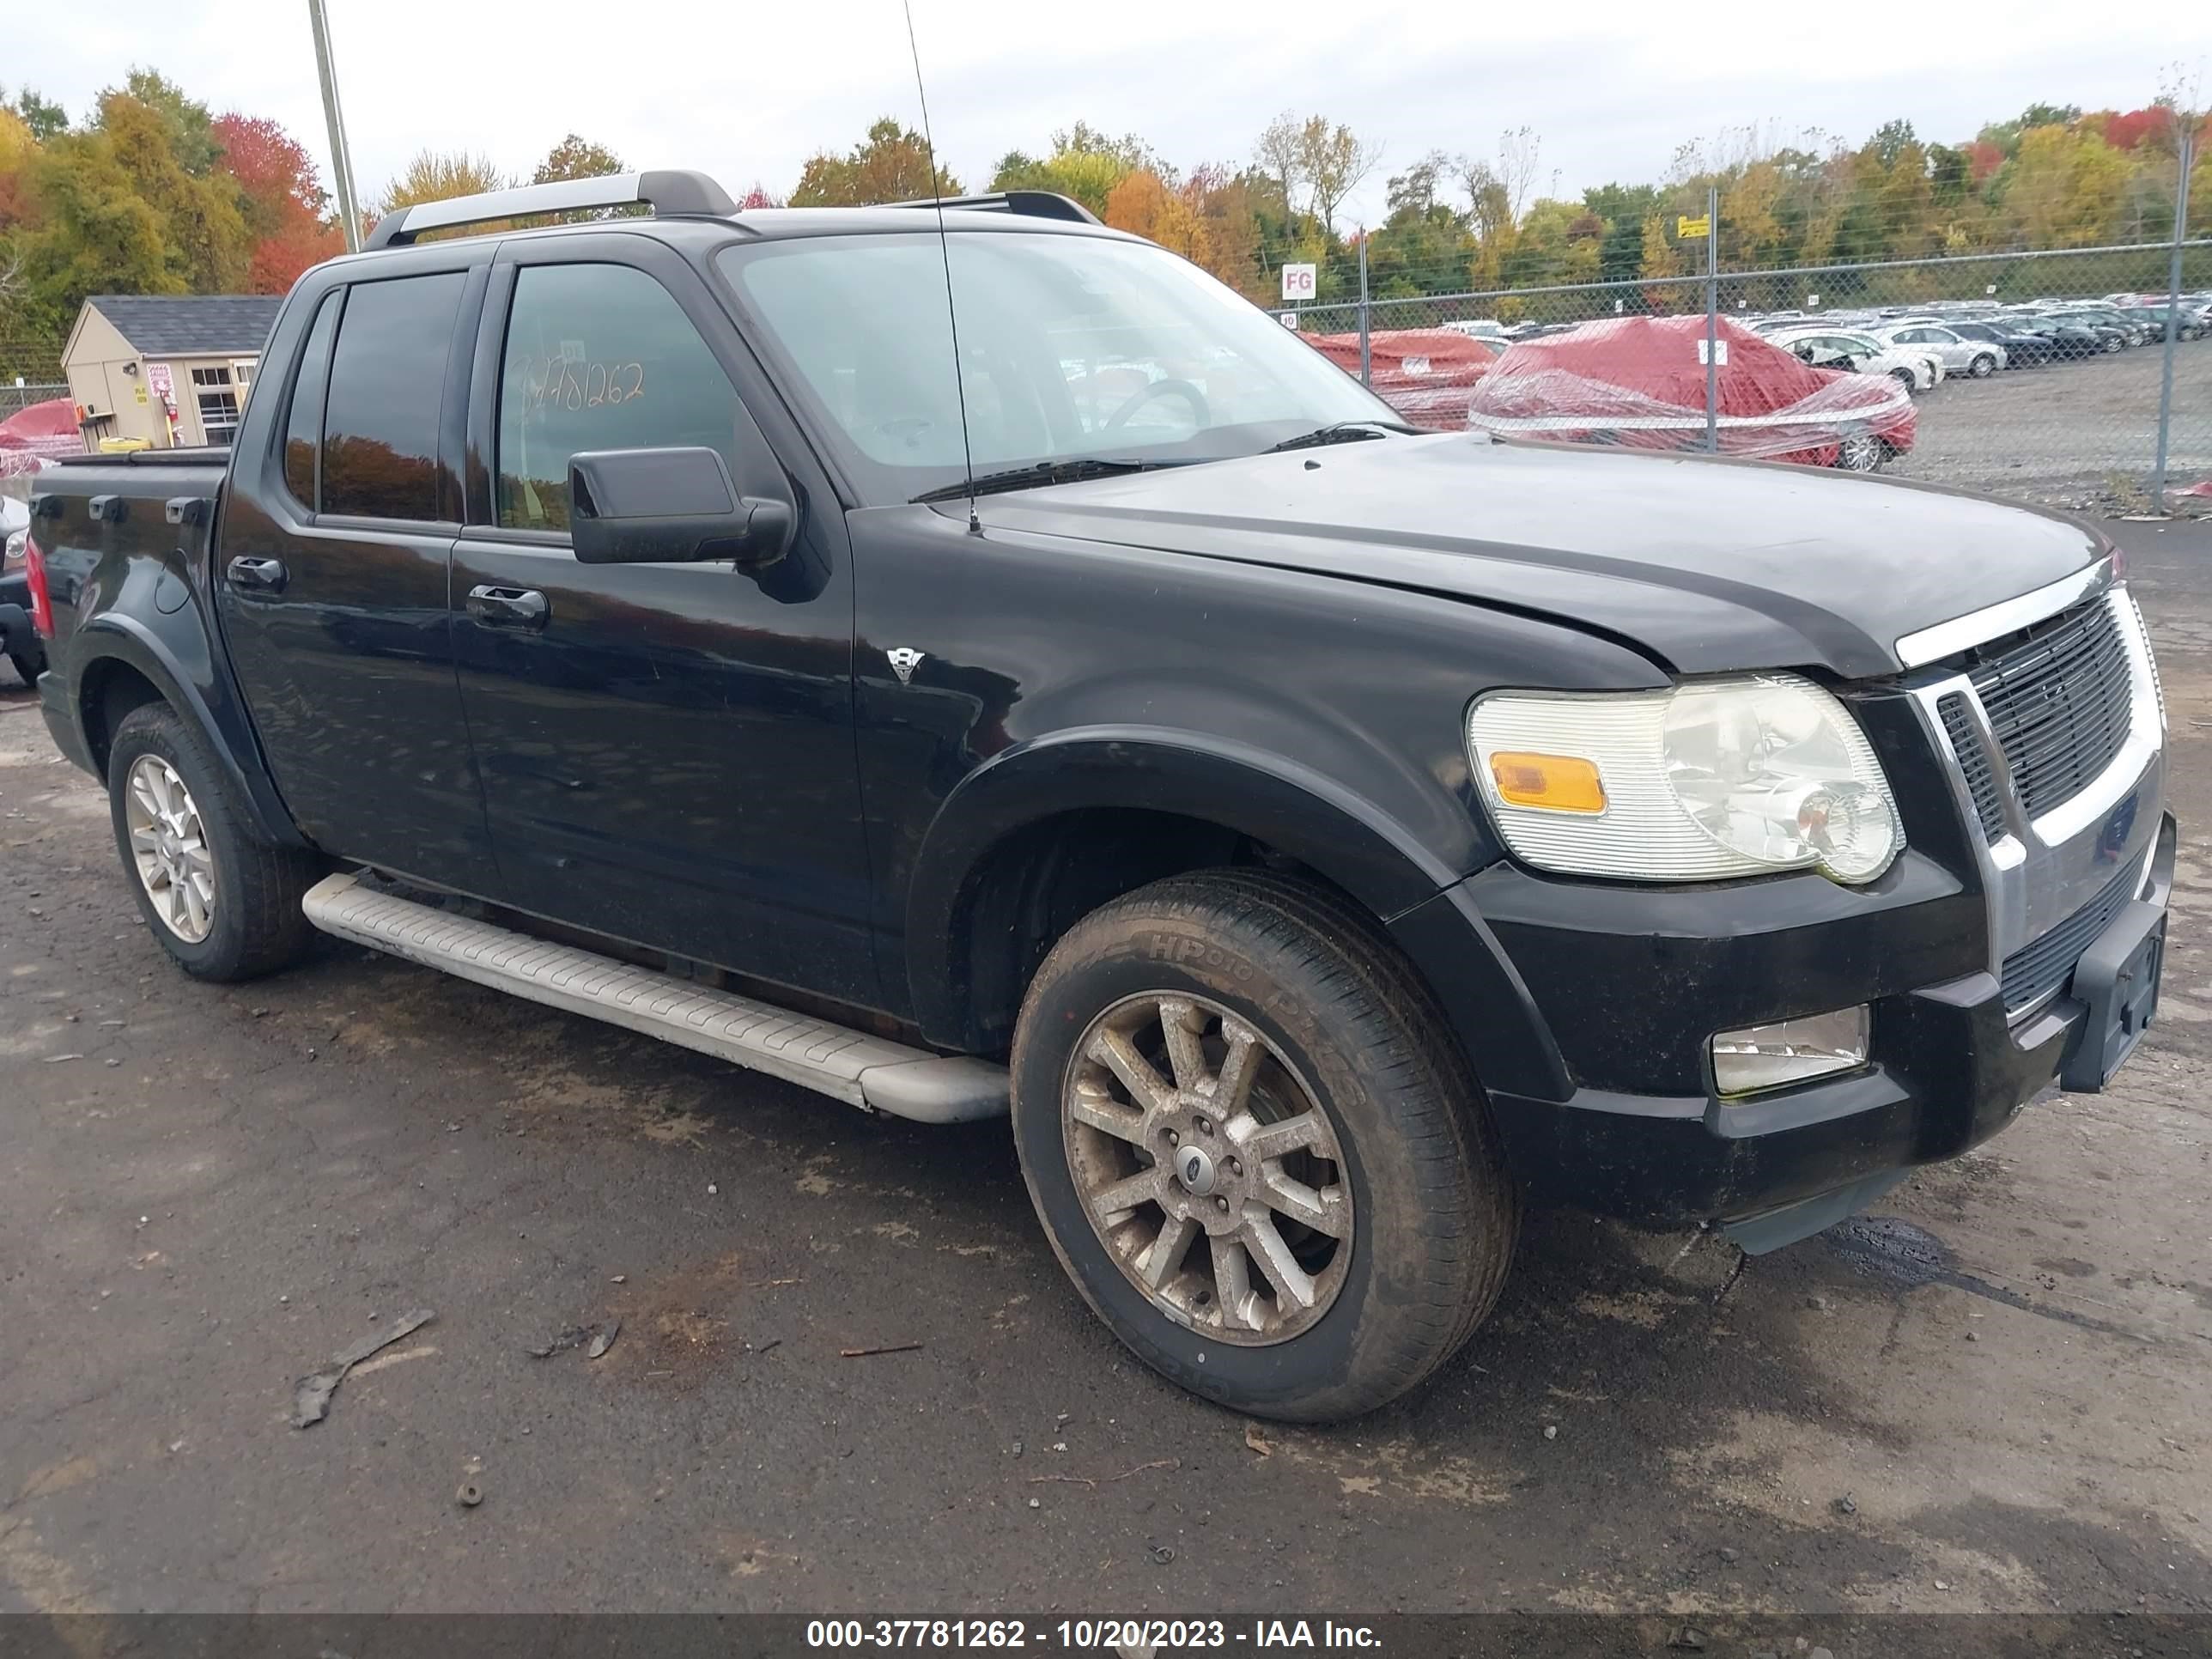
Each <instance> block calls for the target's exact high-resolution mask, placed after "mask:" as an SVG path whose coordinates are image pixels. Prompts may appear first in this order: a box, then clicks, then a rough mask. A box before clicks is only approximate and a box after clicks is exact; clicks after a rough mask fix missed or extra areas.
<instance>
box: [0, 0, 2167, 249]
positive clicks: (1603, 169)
mask: <svg viewBox="0 0 2212 1659" xmlns="http://www.w3.org/2000/svg"><path fill="white" fill-rule="evenodd" d="M914 3H915V27H916V28H917V30H918V31H919V33H920V36H921V53H922V66H923V69H924V70H925V72H926V73H927V76H928V83H929V91H930V96H931V100H932V106H931V108H932V113H933V116H934V118H935V121H936V132H937V140H938V146H939V154H940V156H941V158H942V159H943V161H945V164H946V165H948V166H950V167H951V168H952V169H953V170H954V171H955V172H956V173H958V174H959V176H960V177H961V179H963V181H964V182H966V183H968V184H969V185H971V186H980V185H982V184H984V183H987V181H988V179H989V175H990V171H991V167H992V164H993V163H994V161H996V159H997V158H998V157H999V155H1001V154H1002V153H1004V152H1005V151H1006V150H1007V149H1028V150H1031V151H1041V150H1042V149H1045V148H1046V147H1047V146H1048V143H1049V135H1050V134H1051V132H1052V131H1053V129H1054V128H1055V127H1059V126H1064V125H1067V124H1068V123H1069V122H1070V121H1072V120H1073V119H1076V118H1084V119H1086V120H1088V121H1090V122H1091V123H1092V125H1096V126H1099V127H1102V128H1104V129H1106V130H1108V131H1113V132H1117V133H1118V132H1122V131H1133V132H1136V133H1139V134H1140V135H1142V136H1143V137H1145V138H1146V140H1148V141H1149V142H1150V143H1152V145H1153V146H1154V147H1155V148H1156V149H1158V150H1159V151H1160V152H1161V153H1162V154H1163V155H1165V156H1166V157H1167V158H1168V159H1169V160H1170V161H1174V162H1176V163H1177V164H1179V165H1182V166H1184V167H1188V166H1190V165H1191V164H1193V163H1195V162H1198V161H1209V160H1211V161H1230V162H1241V161H1243V160H1244V159H1245V158H1246V157H1247V155H1249V150H1250V147H1251V143H1252V139H1253V137H1254V136H1255V134H1256V133H1257V132H1258V131H1259V130H1260V129H1261V127H1262V126H1263V125H1266V124H1267V121H1268V119H1269V118H1272V117H1273V116H1274V115H1275V114H1277V113H1278V112H1281V111H1283V110H1285V109H1294V110H1296V111H1297V112H1299V113H1301V114H1304V113H1310V112H1323V113H1326V114H1327V115H1328V117H1329V118H1331V119H1333V120H1339V121H1343V122H1346V123H1348V124H1350V125H1352V127H1353V128H1354V129H1355V130H1357V131H1359V132H1360V133H1362V134H1363V135H1364V136H1367V137H1370V138H1372V139H1374V140H1376V141H1377V142H1379V143H1382V144H1383V146H1384V156H1383V165H1382V166H1381V167H1378V168H1377V169H1376V174H1375V176H1374V179H1372V180H1371V181H1370V184H1369V185H1367V186H1366V187H1365V188H1364V189H1363V190H1362V191H1360V193H1359V194H1358V197H1355V198H1354V200H1353V202H1352V206H1351V208H1350V210H1348V211H1347V213H1346V215H1345V216H1344V217H1346V218H1352V219H1357V218H1358V217H1359V216H1362V215H1363V214H1364V215H1372V216H1377V217H1379V216H1380V212H1381V204H1382V199H1383V190H1382V180H1383V176H1384V175H1385V174H1386V173H1389V172H1390V171H1392V170H1393V169H1394V168H1395V167H1402V166H1403V165H1404V164H1405V163H1406V162H1407V161H1411V160H1413V159H1414V158H1416V157H1418V156H1419V155H1421V154H1422V153H1423V152H1425V151H1426V150H1429V149H1447V150H1453V151H1462V150H1472V151H1474V152H1477V153H1491V152H1494V151H1495V149H1496V147H1497V143H1498V134H1499V132H1500V131H1502V130H1504V129H1505V128H1509V127H1517V126H1520V125H1523V124H1525V125H1529V126H1531V127H1534V129H1535V130H1536V131H1537V132H1538V133H1540V134H1541V137H1542V141H1543V149H1542V158H1541V167H1540V169H1539V173H1538V176H1537V179H1536V188H1537V190H1538V191H1549V190H1551V189H1552V188H1553V183H1554V180H1553V174H1554V172H1555V171H1556V174H1557V179H1556V187H1557V189H1558V191H1559V192H1560V193H1564V194H1568V195H1572V194H1574V193H1577V192H1578V191H1581V190H1582V189H1583V187H1584V186H1585V185H1593V184H1600V183H1603V182H1605V181H1607V180H1608V179H1623V180H1627V181H1634V180H1641V179H1653V178H1656V177H1657V176H1658V175H1659V173H1661V172H1662V170H1663V169H1664V167H1665V166H1666V164H1667V161H1668V158H1669V157H1670V156H1671V155H1673V153H1674V149H1675V147H1676V146H1677V145H1679V144H1680V143H1683V142H1684V141H1686V140H1689V139H1693V138H1699V137H1705V138H1711V137H1713V136H1714V135H1715V134H1717V132H1718V131H1719V130H1720V129H1722V128H1723V127H1728V126H1741V125H1746V124H1749V123H1754V122H1755V123H1759V124H1761V125H1763V126H1765V128H1767V129H1768V130H1770V131H1774V132H1777V133H1779V134H1785V135H1786V134H1789V133H1794V132H1795V131H1797V130H1798V129H1800V128H1804V127H1820V128H1823V129H1825V130H1826V131H1829V132H1832V133H1834V134H1837V135H1838V136H1840V137H1845V138H1847V139H1849V140H1850V142H1852V143H1857V142H1859V141H1861V140H1862V139H1863V138H1864V137H1866V136H1867V135H1868V134H1869V132H1870V131H1872V130H1873V129H1874V128H1875V126H1876V125H1879V124H1880V123H1881V122H1882V121H1884V120H1887V119H1889V118H1893V117H1899V116H1901V117H1904V118H1908V119H1910V120H1911V122H1912V123H1913V125H1914V126H1915V127H1916V128H1917V130H1918V131H1919V133H1920V134H1921V136H1922V137H1923V138H1929V139H1955V138H1960V137H1970V136H1971V135H1972V132H1973V131H1974V130H1975V128H1976V127H1977V126H1978V125H1980V124H1981V123H1982V122H1983V121H1984V120H1990V119H1996V118H2002V117H2003V116H2005V115H2008V114H2010V113H2015V112H2018V111H2019V110H2020V109H2021V108H2022V107H2023V106H2026V105H2027V104H2028V103H2030V102H2031V101H2035V100H2047V101H2050V102H2054V103H2075V104H2080V105H2081V106H2083V107H2085V108H2092V109H2093V108H2099V107H2103V106H2113V107H2118V108H2123V109H2124V108H2132V107H2135V106H2139V105H2142V104H2145V103H2148V101H2149V100H2151V98H2152V97H2153V96H2154V95H2155V94H2156V93H2157V91H2158V90H2159V84H2160V75H2161V71H2162V70H2166V69H2167V68H2168V66H2169V65H2172V64H2175V63H2176V61H2177V60H2178V59H2180V58H2182V52H2183V50H2184V46H2188V47H2190V48H2193V49H2194V50H2193V53H2192V55H2191V56H2190V57H2189V58H2187V59H2186V60H2185V61H2183V62H2182V63H2181V64H2180V67H2181V70H2182V71H2183V73H2185V74H2187V75H2191V76H2197V77H2200V78H2202V77H2204V76H2205V65H2206V52H2205V49H2204V47H2203V44H2202V43H2203V41H2204V40H2206V38H2207V33H2208V31H2207V29H2206V28H2205V27H2203V15H2204V14H2203V9H2202V8H2201V6H2200V5H2198V4H2197V3H2195V0H2151V3H2130V4H2128V5H2124V6H2118V7H2111V8H2104V9H2097V10H2095V11H2094V12H2093V14H2092V13H2085V12H2084V10H2083V9H2082V8H2081V6H2080V5H2079V4H2078V3H2076V0H2008V3H2003V4H1997V3H1988V0H1931V3H1928V4H1923V5H1919V6H1915V7H1911V8H1905V9H1900V8H1898V7H1895V6H1893V5H1873V4H1869V5H1868V6H1866V7H1865V8H1864V9H1863V13H1862V14H1861V15H1860V17H1859V21H1857V22H1856V23H1855V22H1854V21H1852V14H1851V12H1850V10H1849V9H1841V10H1839V9H1837V8H1833V7H1829V6H1811V5H1806V4H1802V3H1798V4H1784V5H1779V6H1771V7H1765V8H1753V7H1748V6H1734V7H1727V8H1723V9H1721V13H1722V15H1723V16H1724V17H1725V18H1727V19H1728V21H1726V22H1724V23H1723V24H1722V25H1721V26H1720V27H1717V28H1706V29H1699V28H1696V27H1692V26H1691V25H1690V24H1689V21H1688V20H1689V18H1690V17H1691V16H1692V8H1690V7H1688V6H1681V7H1667V6H1654V5H1651V4H1649V3H1644V0H1580V3H1570V4H1567V5H1551V6H1546V5H1522V6H1514V7H1492V6H1482V5H1468V4H1462V3H1454V0H1422V3H1418V4H1417V3H1412V0H1333V3H1328V4H1313V3H1310V0H1286V3H1283V4H1279V5H1277V6H1273V7H1267V6H1251V5H1240V6H1237V7H1233V8H1232V7H1227V6H1220V5H1214V6H1207V5H1203V4H1195V5H1194V4H1192V3H1190V0H1115V3H1114V4H1112V5H1100V6H1085V5H1071V4H1052V3H1044V4H1039V3H1034V0H914ZM328 4H329V9H330V16H331V34H332V37H333V39H334V41H335V44H336V48H337V59H338V74H339V83H340V91H341V93H342V94H343V100H344V106H345V116H346V124H347V126H348V129H349V133H350V137H351V139H352V143H353V150H354V173H355V177H356V180H357V182H358V184H359V185H360V188H361V191H362V196H363V197H364V200H365V201H369V200H374V197H375V196H376V194H377V192H378V191H379V190H380V188H381V187H382V185H383V184H384V182H385V181H386V179H389V178H390V177H391V176H392V173H395V172H396V171H397V170H398V168H399V167H401V166H402V165H404V162H405V161H406V160H407V158H408V156H409V155H411V154H412V153H413V152H415V151H416V149H421V148H422V147H423V146H425V145H435V146H437V147H440V148H448V149H450V148H461V149H470V150H480V151H483V152H484V153H486V154H488V155H490V157H491V158H492V160H493V161H495V163H496V164H497V165H499V166H500V167H503V168H506V169H507V170H509V171H513V172H521V173H527V172H528V171H529V169H530V168H531V167H532V166H533V165H534V164H535V162H536V161H537V160H538V157H539V156H541V155H544V152H545V150H546V149H548V148H549V147H550V145H551V144H552V143H554V142H555V141H556V140H557V139H558V138H559V137H561V136H562V134H563V133H565V132H568V131H578V132H580V133H583V134H584V135H585V136H586V137H591V138H594V139H597V140H599V142H601V143H605V144H607V145H609V146H611V148H613V149H615V150H616V151H617V152H618V153H619V154H620V155H623V157H624V159H625V160H627V161H629V162H630V164H631V165H633V166H647V167H701V168H704V169H705V170H707V171H708V172H709V173H713V174H714V175H715V176H716V177H718V178H719V179H721V181H722V182H723V183H724V184H725V185H727V186H728V187H729V188H730V189H731V190H732V191H733V192H736V193H742V192H743V191H744V189H745V188H746V187H747V186H748V185H750V184H751V183H752V182H753V181H754V180H755V179H759V180H761V181H762V182H763V183H764V184H766V185H768V187H769V189H770V190H771V191H775V193H777V194H778V195H781V194H782V193H784V192H786V191H788V190H789V189H790V188H791V185H792V184H793V181H794V180H795V179H797V177H798V174H799V166H800V164H801V162H802V161H805V158H806V156H807V155H810V154H811V153H812V152H813V151H815V150H817V149H822V148H824V147H827V148H830V149H847V148H849V147H850V146H851V145H852V144H854V143H856V142H858V140H859V138H860V134H861V132H862V131H863V130H864V129H865V128H866V125H867V124H868V122H869V121H870V120H872V118H875V117H876V116H878V115H881V114H891V115H896V116H898V117H899V118H902V119H903V120H906V121H908V122H909V123H910V124H915V125H918V120H917V116H918V107H917V105H916V101H915V86H914V74H913V68H912V65H911V64H910V62H909V60H908V56H907V40H906V31H905V23H904V20H903V17H902V14H901V12H900V9H899V8H898V5H897V3H896V0H800V3H787V4H770V5H750V6H729V5H710V4H704V3H697V0H616V3H608V0H591V3H586V0H500V3H496V4H486V3H483V0H328ZM8 9H9V12H10V14H11V15H10V17H9V21H8V23H7V25H6V29H5V34H6V40H7V50H6V52H5V53H4V54H0V77H4V78H5V80H6V81H7V82H8V83H9V86H10V88H11V89H12V88H14V87H16V86H21V85H24V84H29V85H32V86H35V87H37V88H39V89H40V90H41V91H42V92H44V93H45V94H46V95H47V96H49V97H52V98H58V99H59V100H61V101H62V102H63V103H64V104H65V105H66V106H68V107H69V110H70V113H71V115H72V116H77V115H81V114H82V112H83V111H84V109H85V108H86V106H88V103H89V101H90V100H91V99H92V98H93V97H94V94H97V92H98V91H99V90H100V88H102V87H104V86H107V85H111V84H114V83H116V82H120V81H121V79H122V78H123V76H124V73H125V70H127V69H129V68H130V67H131V65H132V64H146V65H149V66H151V67H154V68H157V69H159V70H161V71H162V72H163V73H164V74H167V75H168V76H170V77H171V78H173V79H174V80H176V81H178V82H181V83H182V84H183V85H184V87H185V88H186V89H187V90H188V91H189V92H191V94H193V95H194V96H196V97H198V98H201V99H204V100H206V101H207V102H208V103H209V104H210V106H213V107H214V108H215V109H216V110H217V111H218V112H220V111H222V110H224V109H229V108H236V109H240V110H243V111H245V112H248V113H250V114H258V115H272V116H275V117H276V118H277V119H279V120H280V121H282V122H283V124H284V125H286V126H287V127H289V129H290V130H291V131H292V132H293V133H294V135H295V137H298V138H300V139H301V142H303V143H306V144H307V147H308V149H309V150H310V152H311V153H312V154H313V155H314V156H315V158H316V161H317V162H318V163H319V165H323V166H325V167H327V144H326V142H325V137H324V127H323V118H322V112H321V107H320V105H319V100H318V98H317V94H316V87H315V67H314V49H313V40H312V38H311V37H310V35H309V33H308V26H307V4H306V0H168V3H167V4H165V5H163V6H161V8H159V9H155V8H154V7H151V6H147V5H114V6H102V7H93V6H64V5H52V4H45V5H41V4H25V5H20V6H18V5H10V6H9V8H8ZM2092 16H2093V21H2089V19H2090V18H2091V17H2092Z"/></svg>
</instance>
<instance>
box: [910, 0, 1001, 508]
mask: <svg viewBox="0 0 2212 1659" xmlns="http://www.w3.org/2000/svg"><path fill="white" fill-rule="evenodd" d="M899 3H900V4H901V5H902V6H903V7H904V8H905V9H906V45H907V50H908V52H911V53H912V54H913V55H914V89H915V94H916V95H917V96H919V97H920V98H921V147H922V151H923V153H924V155H927V157H928V160H929V199H930V201H931V203H932V204H933V205H934V206H935V208H936V209H937V251H938V252H939V254H940V255H941V256H942V257H943V258H944V260H945V321H946V322H947V323H948V324H950V325H951V330H952V390H953V392H955V393H956V394H957V396H958V398H959V399H960V461H961V465H962V466H963V468H964V469H965V477H966V479H967V483H968V533H969V535H971V536H980V535H981V534H982V533H983V520H981V518H979V517H978V516H976V513H975V449H974V448H973V447H971V446H970V445H969V441H968V383H967V381H966V380H963V378H962V376H961V373H960V308H959V307H957V306H956V305H954V304H953V303H952V239H951V237H950V236H948V235H946V234H945V191H943V190H942V189H941V188H939V185H938V182H937V181H938V176H939V175H938V172H937V140H936V139H935V138H934V137H932V136H931V134H930V131H929V92H928V89H927V88H925V87H924V86H923V85H922V84H921V46H919V45H918V44H916V42H915V38H914V0H899Z"/></svg>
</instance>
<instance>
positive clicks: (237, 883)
mask: <svg viewBox="0 0 2212 1659" xmlns="http://www.w3.org/2000/svg"><path fill="white" fill-rule="evenodd" d="M107 793H108V808H109V816H110V817H111V818H112V821H113V823H114V827H115V845H116V848H117V850H118V851H119V852H120V853H121V854H122V855H123V867H124V869H125V871H126V872H128V873H129V874H130V876H131V885H132V891H133V894H134V896H136V897H137V901H138V909H139V913H140V914H141V915H143V916H144V917H145V919H146V926H147V927H149V929H150V930H151V931H152V933H153V935H154V937H155V939H158V940H160V941H161V946H162V948H163V949H164V950H166V951H168V953H169V955H170V956H171V957H173V958H174V959H175V960H176V963H177V964H178V966H179V967H181V968H182V969H184V970H185V972H186V973H188V974H191V975H193V976H194V977H196V978H199V979H210V980H240V979H252V978H255V977H257V976H258V975H262V974H267V973H273V972H274V971H275V970H276V969H279V968H283V967H285V966H288V965H289V963H292V962H293V961H295V959H296V958H297V957H299V956H300V955H301V953H302V952H303V951H305V950H306V949H307V944H308V941H309V940H310V939H313V937H314V930H313V928H312V927H309V925H308V923H307V917H306V916H305V915H303V914H301V909H300V901H301V898H302V897H303V896H305V895H306V893H307V889H308V888H309V887H310V886H312V885H313V884H314V881H315V878H316V876H317V874H318V870H317V866H316V864H315V860H313V857H312V856H311V855H309V854H306V853H303V852H298V851H294V850H291V849H288V848H281V847H272V846H270V845H269V844H268V843H267V842H265V841H264V840H263V839H262V838H261V837H260V836H259V835H258V833H257V831H256V830H255V829H254V826H253V824H252V820H251V818H250V817H248V816H247V814H246V807H245V804H244V803H243V802H241V801H240V800H239V799H238V791H237V787H236V786H235V785H234V784H233V783H232V782H231V781H230V780H229V779H228V777H227V776H225V775H224V774H223V770H222V765H221V763H219V762H217V761H216V757H215V756H214V754H213V753H212V752H211V751H210V750H209V748H208V745H207V741H206V739H205V738H202V737H201V735H200V734H199V732H197V730H196V729H194V728H193V727H192V726H190V725H189V724H187V723H186V722H185V720H181V719H180V718H179V716H178V715H177V713H176V711H175V710H174V709H173V708H170V707H169V706H168V705H167V703H159V702H155V703H148V704H146V705H144V706H143V707H142V708H134V709H132V710H131V713H130V714H127V715H125V717H124V720H123V723H122V725H121V726H118V727H117V728H116V732H115V741H114V742H113V744H111V745H110V747H109V750H108V757H107Z"/></svg>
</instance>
